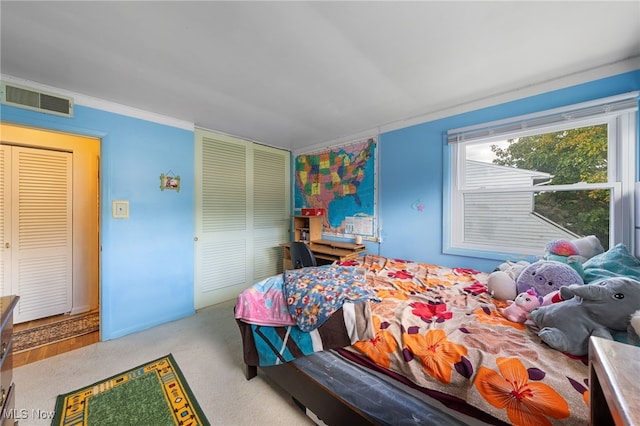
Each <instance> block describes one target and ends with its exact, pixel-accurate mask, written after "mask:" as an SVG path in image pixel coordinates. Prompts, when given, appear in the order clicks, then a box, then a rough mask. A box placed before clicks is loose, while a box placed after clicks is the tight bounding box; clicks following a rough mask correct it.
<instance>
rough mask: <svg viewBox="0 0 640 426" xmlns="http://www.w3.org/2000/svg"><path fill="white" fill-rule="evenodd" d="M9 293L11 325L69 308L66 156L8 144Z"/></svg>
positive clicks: (69, 169)
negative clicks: (15, 302) (13, 298)
mask: <svg viewBox="0 0 640 426" xmlns="http://www.w3.org/2000/svg"><path fill="white" fill-rule="evenodd" d="M11 179H12V193H13V196H12V203H11V209H12V212H11V216H12V230H11V235H12V238H11V240H12V242H11V249H10V250H11V259H12V260H11V263H12V264H11V287H12V288H11V293H12V294H17V295H19V296H20V301H19V302H18V305H17V306H16V310H15V311H14V314H15V317H14V320H15V322H16V323H19V322H24V321H29V320H32V319H36V318H42V317H45V316H51V315H57V314H61V313H65V312H69V311H70V310H71V303H72V282H73V281H72V278H73V277H72V266H73V262H72V255H73V250H72V247H73V246H72V205H73V197H72V154H71V153H69V152H59V151H49V150H42V149H34V148H23V147H13V148H12V174H11Z"/></svg>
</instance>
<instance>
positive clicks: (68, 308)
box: [0, 123, 100, 323]
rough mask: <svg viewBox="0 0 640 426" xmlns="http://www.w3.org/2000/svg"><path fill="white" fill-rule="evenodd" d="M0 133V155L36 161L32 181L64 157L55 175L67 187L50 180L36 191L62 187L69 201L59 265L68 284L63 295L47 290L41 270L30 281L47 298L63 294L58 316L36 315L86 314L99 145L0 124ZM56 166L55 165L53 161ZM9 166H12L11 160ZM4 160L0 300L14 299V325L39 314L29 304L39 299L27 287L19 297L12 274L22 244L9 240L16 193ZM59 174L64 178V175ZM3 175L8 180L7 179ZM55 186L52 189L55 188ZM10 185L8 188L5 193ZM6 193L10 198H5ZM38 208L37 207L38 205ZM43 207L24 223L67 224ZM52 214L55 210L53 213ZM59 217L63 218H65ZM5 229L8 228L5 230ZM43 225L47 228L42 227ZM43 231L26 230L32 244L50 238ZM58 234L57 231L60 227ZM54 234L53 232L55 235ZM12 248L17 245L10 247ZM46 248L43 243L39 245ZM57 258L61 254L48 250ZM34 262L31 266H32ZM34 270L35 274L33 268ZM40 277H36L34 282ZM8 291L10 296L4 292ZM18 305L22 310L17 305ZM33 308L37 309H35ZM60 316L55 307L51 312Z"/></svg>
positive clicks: (95, 277) (94, 294) (94, 285)
mask: <svg viewBox="0 0 640 426" xmlns="http://www.w3.org/2000/svg"><path fill="white" fill-rule="evenodd" d="M0 134H1V140H0V145H2V147H1V148H2V151H3V152H5V160H6V153H7V152H10V151H11V152H12V154H11V155H12V156H13V155H14V154H13V152H14V151H15V152H28V153H35V154H37V155H36V156H41V154H44V156H41V158H40V160H39V161H42V162H43V163H40V165H44V167H40V165H39V163H34V164H35V166H34V168H33V170H32V173H33V174H34V176H36V177H38V176H39V175H45V174H48V173H49V172H48V170H47V169H48V165H49V164H50V163H49V161H50V159H51V158H54V157H55V158H65V160H64V161H63V163H64V164H65V165H64V166H63V168H62V169H61V170H67V169H65V167H68V170H67V172H68V175H67V180H68V182H63V180H64V179H62V178H61V177H60V176H55V177H54V178H52V180H51V182H52V183H51V184H50V185H52V187H51V188H50V189H47V188H46V187H45V188H41V189H40V190H42V191H51V192H53V191H54V190H58V187H62V186H65V185H68V187H69V191H68V193H69V196H70V200H69V203H68V209H69V212H68V213H69V214H68V226H69V232H68V234H65V235H64V237H59V239H60V238H67V239H68V241H69V247H68V248H65V250H67V251H68V257H69V259H68V260H65V263H64V265H65V266H64V267H68V268H69V273H68V278H69V282H68V283H67V284H66V285H67V286H65V287H64V289H63V290H60V288H58V287H57V286H52V285H51V280H50V276H49V275H50V270H48V269H47V266H46V264H45V265H36V268H35V269H34V271H35V272H34V273H33V275H32V276H35V277H36V278H35V279H34V280H33V281H34V282H36V283H37V281H38V279H39V280H40V281H41V283H37V284H39V285H40V287H38V288H37V289H38V291H43V292H45V294H46V293H47V292H49V293H50V294H51V295H52V297H54V298H56V297H59V295H60V294H64V293H65V292H67V291H68V295H66V294H64V295H63V297H61V298H62V299H64V298H68V301H69V303H68V304H66V305H65V307H64V308H63V309H62V311H63V312H54V311H47V310H46V309H45V310H41V312H43V314H42V315H44V316H50V315H56V314H60V313H61V314H63V315H75V314H81V313H85V312H89V311H92V310H96V309H99V199H100V197H99V164H100V140H99V139H97V138H91V137H84V136H78V135H72V134H67V133H61V132H54V131H48V130H42V129H36V128H30V127H23V126H17V125H12V124H6V123H0ZM56 161H58V160H56ZM12 162H13V161H12ZM8 164H10V163H9V162H8V161H4V162H3V163H1V166H2V168H1V169H0V174H1V175H2V178H1V179H0V194H2V201H1V202H0V238H1V239H2V247H1V248H0V289H2V295H5V294H17V295H18V296H20V297H21V300H20V301H19V303H18V306H17V307H16V310H15V311H14V314H15V317H14V318H15V322H16V323H20V322H24V321H31V320H35V319H37V317H38V315H39V314H34V313H33V311H34V305H33V304H34V303H35V304H36V305H37V304H38V303H41V301H40V299H37V298H36V299H34V298H33V296H32V293H33V292H34V290H32V289H31V288H29V291H27V292H26V293H25V294H20V291H21V286H20V283H19V281H18V282H16V280H19V279H20V277H17V275H16V274H15V272H16V271H15V268H16V262H15V256H18V254H17V251H18V249H20V244H24V241H22V239H19V238H18V239H17V238H16V237H15V235H12V234H15V233H16V231H15V230H14V229H15V224H11V223H12V222H14V221H15V220H16V219H15V213H14V212H15V210H16V208H15V206H16V204H17V203H18V197H20V195H21V194H20V191H21V189H19V188H16V186H15V184H14V183H10V182H11V181H13V180H15V177H12V176H15V175H16V174H15V165H11V169H12V170H13V171H11V175H10V174H9V172H8V171H7V167H8V166H7V165H8ZM67 172H64V173H67ZM8 176H9V177H8ZM56 183H57V185H56ZM8 185H11V188H9V189H8V188H7V186H8ZM7 194H10V195H7ZM38 204H43V203H42V202H41V201H40V202H39V203H38ZM46 204H47V205H46V206H42V207H44V208H41V209H39V210H37V211H36V213H34V214H33V215H32V217H30V218H29V220H31V221H33V222H34V223H35V224H36V225H37V224H38V223H40V224H43V225H47V224H51V223H52V222H53V221H60V220H67V219H60V217H55V218H53V216H55V215H54V213H55V214H59V210H60V207H59V206H57V207H52V205H51V204H49V203H48V202H47V203H46ZM54 210H56V211H55V212H54ZM62 217H64V218H67V216H66V215H62ZM5 224H9V225H8V226H5ZM47 226H48V225H47ZM47 226H42V227H40V228H39V227H38V226H36V227H34V230H32V231H31V233H32V234H34V236H33V237H32V238H35V239H36V240H38V235H39V233H41V234H42V235H45V234H46V235H50V234H49V233H50V230H48V229H47ZM61 229H62V228H61ZM56 232H58V231H56ZM16 245H18V246H17V247H16ZM47 245H51V243H46V244H45V246H47ZM53 251H54V252H58V253H60V252H61V250H53ZM36 263H37V262H36ZM38 268H39V269H38ZM38 277H40V278H38ZM9 292H10V293H9ZM21 305H22V306H21ZM36 307H37V306H36ZM57 309H58V311H60V308H57Z"/></svg>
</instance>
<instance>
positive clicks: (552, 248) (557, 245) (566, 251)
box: [543, 235, 604, 279]
mask: <svg viewBox="0 0 640 426" xmlns="http://www.w3.org/2000/svg"><path fill="white" fill-rule="evenodd" d="M603 252H604V248H603V247H602V244H601V243H600V240H599V239H598V238H597V237H596V236H595V235H588V236H586V237H582V238H578V239H575V240H566V239H560V240H553V241H549V242H548V243H547V245H546V246H545V252H544V257H543V259H544V260H555V261H556V262H561V263H566V264H567V265H569V266H571V267H572V268H573V269H575V270H576V272H577V273H578V274H579V275H580V276H581V277H582V278H583V279H584V269H583V267H582V264H583V263H584V262H586V261H587V260H588V259H591V258H592V257H593V256H595V255H598V254H600V253H603Z"/></svg>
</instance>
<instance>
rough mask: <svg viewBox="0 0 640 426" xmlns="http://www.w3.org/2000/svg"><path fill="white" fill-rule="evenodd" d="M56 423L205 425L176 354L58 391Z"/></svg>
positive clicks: (203, 417)
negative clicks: (92, 381) (60, 393)
mask: <svg viewBox="0 0 640 426" xmlns="http://www.w3.org/2000/svg"><path fill="white" fill-rule="evenodd" d="M51 424H52V425H60V426H62V425H64V426H71V425H73V426H83V425H84V426H107V425H108V426H124V425H136V426H138V425H140V426H146V425H149V426H165V425H166V426H171V425H181V426H204V425H209V424H210V423H209V421H208V420H207V418H206V417H205V415H204V413H203V412H202V410H201V409H200V406H199V405H198V401H196V399H195V397H194V396H193V393H192V392H191V389H189V385H188V384H187V381H186V380H185V378H184V376H183V375H182V372H181V371H180V369H179V368H178V364H177V363H176V361H175V359H174V358H173V355H171V354H169V355H167V356H164V357H162V358H159V359H157V360H155V361H151V362H148V363H146V364H143V365H140V366H138V367H136V368H133V369H131V370H129V371H125V372H123V373H120V374H117V375H115V376H112V377H109V378H108V379H104V380H101V381H99V382H97V383H94V384H92V385H89V386H86V387H84V388H81V389H78V390H76V391H73V392H69V393H67V394H64V395H59V396H58V398H57V400H56V414H55V417H54V419H53V422H52V423H51Z"/></svg>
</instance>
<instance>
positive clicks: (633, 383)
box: [589, 337, 640, 426]
mask: <svg viewBox="0 0 640 426" xmlns="http://www.w3.org/2000/svg"><path fill="white" fill-rule="evenodd" d="M639 370H640V347H637V346H632V345H628V344H625V343H620V342H614V341H611V340H607V339H602V338H600V337H591V339H590V340H589V400H590V401H589V407H590V413H589V424H590V425H593V426H602V425H618V426H619V425H640V381H639V380H638V377H640V376H638V371H639Z"/></svg>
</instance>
